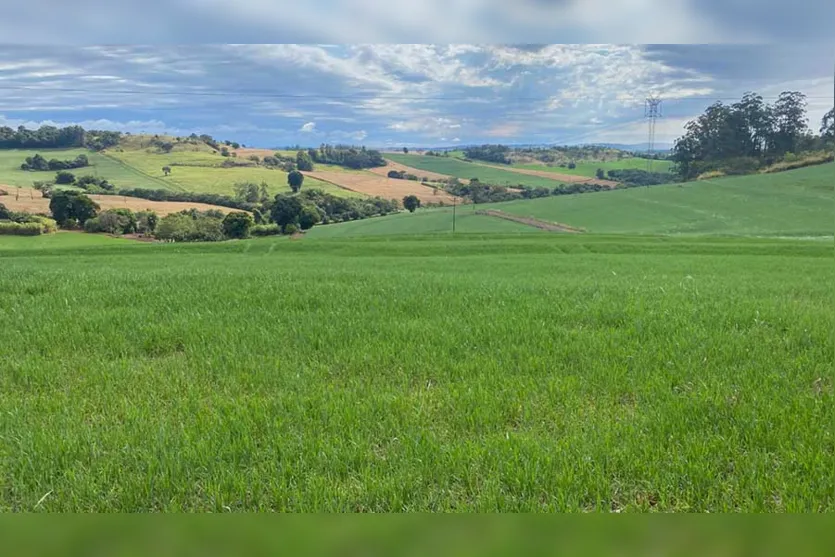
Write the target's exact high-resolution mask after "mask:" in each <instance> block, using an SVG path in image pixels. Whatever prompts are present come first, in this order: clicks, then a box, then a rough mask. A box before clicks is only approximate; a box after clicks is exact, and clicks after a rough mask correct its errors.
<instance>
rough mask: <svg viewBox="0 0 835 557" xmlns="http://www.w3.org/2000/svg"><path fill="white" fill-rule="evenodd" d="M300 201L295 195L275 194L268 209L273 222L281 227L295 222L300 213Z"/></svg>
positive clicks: (297, 220)
mask: <svg viewBox="0 0 835 557" xmlns="http://www.w3.org/2000/svg"><path fill="white" fill-rule="evenodd" d="M302 209H303V207H302V203H301V201H299V199H298V198H297V197H291V196H289V195H277V196H275V201H273V204H272V207H271V209H270V216H271V217H272V219H273V222H274V223H276V224H277V225H279V226H281V227H282V228H284V227H286V226H287V225H288V224H297V223H298V222H299V216H301V213H302Z"/></svg>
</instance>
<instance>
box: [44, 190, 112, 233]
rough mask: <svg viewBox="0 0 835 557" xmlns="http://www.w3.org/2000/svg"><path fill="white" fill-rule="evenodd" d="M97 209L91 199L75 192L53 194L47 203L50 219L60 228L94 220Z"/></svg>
mask: <svg viewBox="0 0 835 557" xmlns="http://www.w3.org/2000/svg"><path fill="white" fill-rule="evenodd" d="M99 209H100V207H99V206H98V205H97V204H96V203H95V202H94V201H93V200H92V199H90V198H89V197H87V196H86V195H84V194H82V193H79V192H77V191H56V192H53V194H52V198H51V199H50V201H49V210H50V212H51V213H52V218H53V219H55V221H56V222H57V223H58V225H59V226H61V227H69V226H72V225H73V223H76V222H77V223H78V224H79V225H83V224H84V223H85V222H86V221H87V220H89V219H92V218H95V216H96V215H97V214H98V212H99Z"/></svg>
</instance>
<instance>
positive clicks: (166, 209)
mask: <svg viewBox="0 0 835 557" xmlns="http://www.w3.org/2000/svg"><path fill="white" fill-rule="evenodd" d="M0 187H2V189H4V190H6V191H7V192H9V195H3V196H0V203H2V204H3V205H5V206H6V207H7V208H8V209H9V210H10V211H23V212H27V213H47V214H49V199H46V198H45V197H41V192H39V191H37V190H33V189H31V188H21V189H20V195H19V196H15V191H16V190H17V188H13V187H10V186H0ZM15 197H18V199H15ZM89 197H90V199H92V200H93V201H95V202H96V203H98V204H99V206H100V207H101V208H102V209H123V208H126V209H130V210H131V211H154V212H156V213H157V214H158V215H160V216H165V215H167V214H169V213H177V212H179V211H185V210H186V209H198V210H200V211H208V210H209V209H216V210H218V211H221V212H223V213H229V212H232V211H234V210H235V209H230V208H228V207H219V206H217V205H208V204H206V203H190V202H187V201H149V200H147V199H140V198H138V197H123V196H121V195H90V196H89Z"/></svg>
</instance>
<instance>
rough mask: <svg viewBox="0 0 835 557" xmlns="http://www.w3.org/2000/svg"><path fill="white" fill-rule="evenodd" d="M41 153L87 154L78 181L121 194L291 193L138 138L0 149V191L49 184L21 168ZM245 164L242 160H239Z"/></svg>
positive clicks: (282, 184)
mask: <svg viewBox="0 0 835 557" xmlns="http://www.w3.org/2000/svg"><path fill="white" fill-rule="evenodd" d="M36 153H40V154H42V155H43V156H44V157H46V158H47V159H52V158H56V159H60V160H65V159H73V158H75V157H76V156H78V155H80V154H85V155H87V158H88V159H89V160H90V166H88V167H84V168H78V169H75V170H72V172H73V174H75V175H76V176H83V175H85V174H92V175H94V176H98V177H102V178H106V179H107V180H108V181H109V182H111V183H112V184H114V185H115V186H116V187H117V188H118V189H133V188H140V189H153V190H160V189H163V190H170V191H187V192H199V193H214V194H222V195H233V194H234V190H233V186H234V184H235V183H236V182H256V183H261V182H266V183H267V184H268V186H269V188H268V189H269V191H270V193H271V194H273V195H274V194H277V193H289V192H290V188H289V186H288V185H287V173H286V172H283V171H281V170H278V169H270V168H266V167H264V166H254V165H253V166H238V167H233V168H223V167H222V166H221V164H222V163H223V161H224V160H226V159H225V157H222V156H221V155H219V154H217V153H213V152H212V151H211V150H209V149H208V148H206V149H200V148H194V147H193V146H192V145H182V146H181V145H177V146H176V147H175V148H174V149H173V150H172V151H171V152H170V153H160V152H157V151H156V150H155V149H153V148H149V147H148V145H147V142H142V141H141V140H140V137H139V136H130V137H126V138H123V143H122V144H121V145H120V146H119V147H117V148H113V149H110V150H107V151H103V152H94V151H90V150H87V149H2V150H0V186H4V185H5V186H12V187H18V188H31V187H32V183H33V182H35V181H50V180H52V179H54V177H55V172H49V171H44V172H28V171H24V170H21V169H20V164H21V163H22V162H23V161H24V160H25V159H26V157H30V156H33V155H35V154H36ZM240 162H243V161H240ZM164 166H169V167H171V170H172V172H171V175H170V176H165V175H164V173H163V172H162V167H164ZM304 187H306V188H318V189H321V190H323V191H326V192H328V193H331V194H333V195H337V196H340V197H362V194H360V193H357V192H353V191H349V190H347V189H344V188H341V187H338V186H336V185H334V184H331V183H328V182H324V181H322V180H317V179H316V178H313V177H307V178H306V179H305V184H304Z"/></svg>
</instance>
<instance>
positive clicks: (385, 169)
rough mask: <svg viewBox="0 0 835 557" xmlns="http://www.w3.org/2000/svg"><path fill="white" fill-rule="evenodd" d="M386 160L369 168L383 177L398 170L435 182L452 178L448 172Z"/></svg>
mask: <svg viewBox="0 0 835 557" xmlns="http://www.w3.org/2000/svg"><path fill="white" fill-rule="evenodd" d="M386 162H387V163H388V165H387V166H380V167H377V168H369V169H368V170H369V171H371V172H373V173H374V174H377V175H379V176H383V177H387V176H388V173H389V170H397V171H398V172H408V173H409V174H414V175H415V176H417V177H418V178H429V179H430V180H432V181H435V182H446V181H447V180H449V179H450V178H452V176H449V175H447V174H438V173H437V172H429V171H426V170H420V169H418V168H413V167H411V166H406V165H405V164H400V163H397V162H394V161H390V160H388V159H386ZM468 181H469V180H461V182H468Z"/></svg>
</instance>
